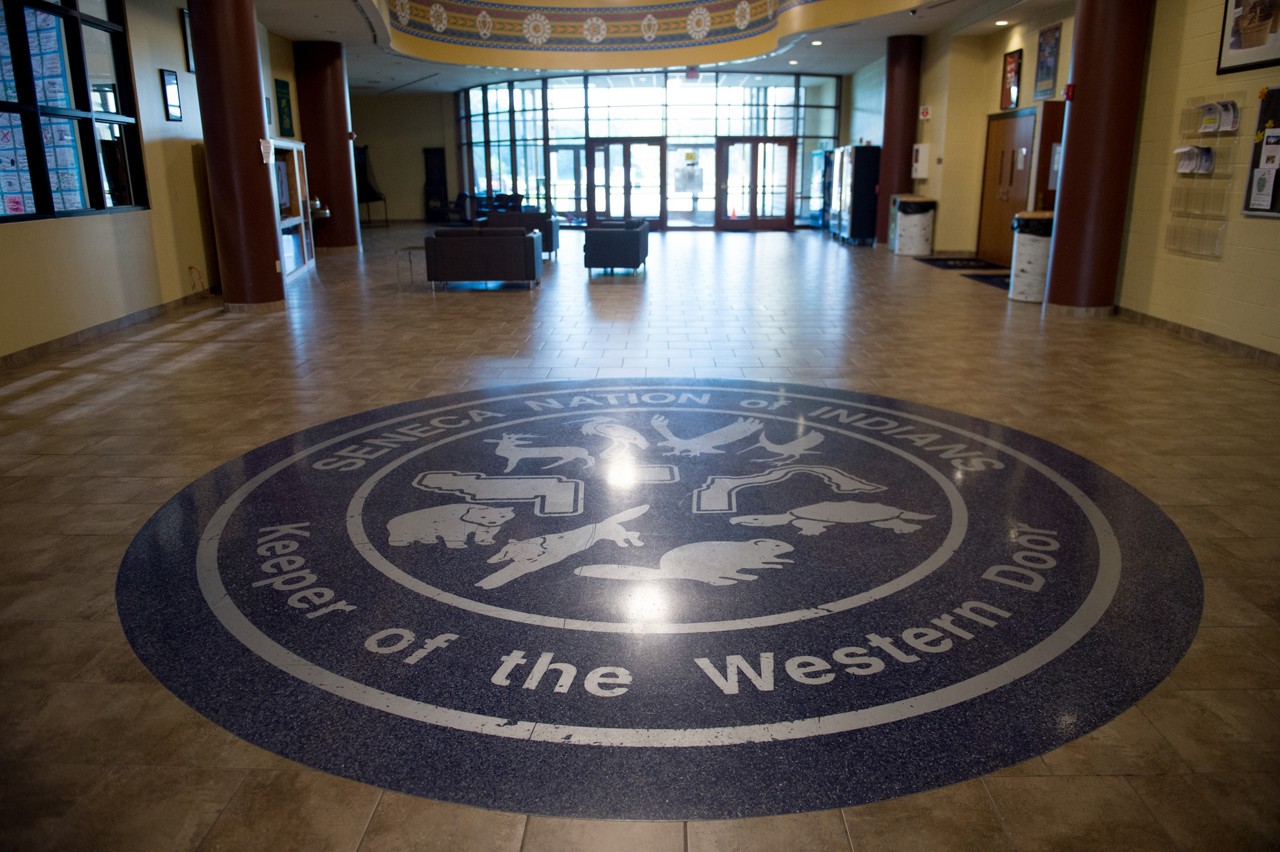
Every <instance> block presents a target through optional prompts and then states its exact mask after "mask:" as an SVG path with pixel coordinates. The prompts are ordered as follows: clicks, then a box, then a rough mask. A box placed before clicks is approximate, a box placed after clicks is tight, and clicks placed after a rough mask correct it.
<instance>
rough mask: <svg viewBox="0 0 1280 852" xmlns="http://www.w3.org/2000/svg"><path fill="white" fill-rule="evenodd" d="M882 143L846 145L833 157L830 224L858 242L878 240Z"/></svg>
mask: <svg viewBox="0 0 1280 852" xmlns="http://www.w3.org/2000/svg"><path fill="white" fill-rule="evenodd" d="M879 185H880V147H879V146H878V145H846V146H845V147H843V148H837V149H836V150H835V153H834V156H833V157H832V187H831V216H830V218H829V219H828V221H827V228H828V229H829V230H830V231H831V233H833V234H835V235H836V236H838V237H840V238H841V239H843V240H848V241H849V242H851V243H853V244H854V245H864V246H869V245H873V244H874V243H875V241H876V195H877V192H878V191H879Z"/></svg>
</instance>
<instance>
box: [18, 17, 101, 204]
mask: <svg viewBox="0 0 1280 852" xmlns="http://www.w3.org/2000/svg"><path fill="white" fill-rule="evenodd" d="M26 19H27V48H28V50H30V52H31V67H32V71H33V72H34V76H35V80H34V82H35V89H36V99H37V100H38V101H39V102H40V103H41V104H42V105H45V106H62V107H70V106H72V103H71V99H70V91H71V87H70V83H69V81H68V79H67V71H66V62H65V59H64V56H65V51H66V44H65V41H64V39H63V34H62V22H61V21H60V20H59V19H58V18H56V17H54V16H53V15H48V14H45V13H43V12H38V11H36V10H34V9H27V10H26ZM0 51H3V55H0V66H2V67H3V68H4V69H5V71H4V74H3V77H4V87H3V88H4V91H5V92H6V93H7V94H6V95H5V99H6V100H16V98H17V94H16V90H15V88H14V84H13V71H12V68H13V64H12V58H11V57H10V56H9V55H8V51H9V39H8V33H7V31H6V30H5V29H4V22H3V19H2V18H0ZM40 133H41V136H42V138H43V140H44V150H45V166H46V168H47V169H48V172H49V189H50V192H51V193H52V195H53V209H54V210H57V211H61V210H83V209H84V208H86V207H88V206H89V203H88V199H87V197H86V196H85V191H84V170H83V168H82V164H81V160H80V146H79V140H78V137H77V130H76V122H75V120H73V119H69V118H54V117H49V116H45V117H43V118H41V120H40ZM0 205H2V208H0V209H2V210H3V215H5V216H22V215H26V214H32V213H35V212H36V204H35V195H34V193H33V190H32V185H31V170H30V166H29V164H28V162H27V152H26V145H25V141H24V137H23V130H22V120H21V118H20V117H19V115H18V114H17V113H0Z"/></svg>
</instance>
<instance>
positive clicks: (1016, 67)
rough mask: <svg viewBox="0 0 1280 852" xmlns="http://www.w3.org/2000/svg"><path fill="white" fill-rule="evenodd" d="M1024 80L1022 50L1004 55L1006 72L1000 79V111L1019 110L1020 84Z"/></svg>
mask: <svg viewBox="0 0 1280 852" xmlns="http://www.w3.org/2000/svg"><path fill="white" fill-rule="evenodd" d="M1021 78H1022V50H1021V49H1018V50H1011V51H1009V52H1008V53H1006V54H1005V55H1004V70H1003V74H1002V75H1001V78H1000V109H1017V108H1018V83H1019V81H1020V80H1021Z"/></svg>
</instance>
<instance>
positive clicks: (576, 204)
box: [551, 145, 587, 225]
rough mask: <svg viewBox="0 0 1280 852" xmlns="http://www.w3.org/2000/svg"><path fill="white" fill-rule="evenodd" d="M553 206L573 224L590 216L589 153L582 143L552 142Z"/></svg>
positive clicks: (579, 223) (578, 223)
mask: <svg viewBox="0 0 1280 852" xmlns="http://www.w3.org/2000/svg"><path fill="white" fill-rule="evenodd" d="M551 209H552V210H554V211H555V212H556V213H558V214H560V215H562V216H564V217H565V218H566V219H567V220H568V221H569V223H570V224H572V225H581V224H582V223H583V222H585V221H586V218H587V154H586V150H585V149H584V148H583V147H582V146H581V145H553V146H551Z"/></svg>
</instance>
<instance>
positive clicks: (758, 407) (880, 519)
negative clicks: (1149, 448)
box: [117, 380, 1203, 819]
mask: <svg viewBox="0 0 1280 852" xmlns="http://www.w3.org/2000/svg"><path fill="white" fill-rule="evenodd" d="M1202 597H1203V596H1202V584H1201V579H1200V575H1199V572H1198V569H1197V566H1196V562H1195V558H1194V556H1193V554H1192V552H1191V549H1190V547H1189V546H1188V545H1187V542H1186V541H1185V539H1184V538H1183V536H1182V535H1181V533H1180V532H1179V530H1178V529H1177V527H1176V526H1175V525H1174V523H1173V522H1172V521H1171V520H1170V519H1169V518H1168V517H1167V516H1166V515H1165V514H1164V513H1163V512H1161V511H1160V510H1159V509H1158V508H1157V507H1156V506H1155V505H1154V504H1153V503H1152V502H1151V501H1150V500H1148V499H1147V498H1146V497H1144V496H1142V495H1141V494H1140V493H1138V492H1137V491H1136V490H1134V489H1133V488H1132V487H1131V486H1129V485H1127V484H1126V483H1124V482H1123V481H1121V480H1120V479H1118V478H1117V477H1115V476H1114V475H1112V474H1110V473H1108V472H1107V471H1105V470H1103V469H1101V468H1099V467H1098V466H1096V465H1094V464H1092V463H1090V462H1089V461H1087V460H1085V459H1083V458H1081V457H1080V456H1077V455H1074V454H1072V453H1070V452H1068V451H1066V450H1064V449H1062V448H1060V447H1058V446H1055V445H1053V444H1050V443H1047V442H1045V441H1042V440H1039V439H1037V438H1034V437H1032V436H1030V435H1027V434H1024V433H1021V432H1018V431H1015V430H1012V429H1009V428H1006V427H1003V426H1000V425H997V424H994V423H990V422H987V421H984V420H979V419H975V418H972V417H967V416H963V415H960V414H956V413H953V412H949V411H943V410H939V409H934V408H928V407H925V406H921V405H916V404H913V403H908V402H903V401H900V400H895V399H887V398H882V397H875V396H869V395H865V394H860V393H853V392H845V391H833V390H828V389H823V388H816V387H806V386H801V385H787V386H780V385H773V384H763V383H754V382H745V381H695V380H669V381H666V380H627V381H616V382H610V381H594V382H574V383H557V384H543V385H524V386H520V387H511V388H501V389H490V390H485V391H477V392H473V393H466V394H458V395H453V396H447V397H438V398H432V399H426V400H421V401H416V402H411V403H405V404H401V405H395V406H391V407H387V408H381V409H377V410H374V411H369V412H365V413H362V414H359V415H355V416H352V417H346V418H343V419H341V420H336V421H333V422H330V423H326V424H324V425H321V426H317V427H315V428H312V429H308V430H306V431H303V432H300V433H298V434H296V435H292V436H290V437H287V438H283V439H281V440H278V441H275V442H274V443H271V444H268V445H267V446H264V447H261V448H259V449H257V450H254V451H252V452H250V453H248V454H246V455H245V456H243V457H241V458H238V459H236V460H234V461H232V462H229V463H227V464H226V465H223V466H222V467H220V468H218V469H217V470H215V471H213V472H212V473H209V474H208V475H206V476H204V477H202V478H201V479H199V480H197V481H196V482H194V483H193V484H192V485H190V486H189V487H187V488H186V489H184V490H183V491H182V492H181V493H179V494H178V495H177V496H175V497H174V498H173V499H172V500H170V501H169V502H168V503H167V504H166V505H165V506H163V507H162V508H161V509H160V510H159V511H158V512H157V513H156V514H155V515H154V516H153V517H152V518H151V519H150V520H149V521H148V522H147V523H146V525H145V526H144V528H143V529H142V530H141V532H140V533H139V534H138V536H137V538H136V539H135V540H134V542H133V543H132V545H131V546H130V548H129V551H128V553H127V554H126V556H125V559H124V562H123V564H122V566H121V569H120V574H119V578H118V583H117V600H118V605H119V611H120V618H121V621H122V622H123V625H124V629H125V631H126V634H127V635H128V637H129V641H130V643H131V644H132V646H133V648H134V650H135V652H136V653H137V655H138V657H139V658H140V659H141V660H142V661H143V662H144V663H145V664H146V666H147V667H148V668H149V669H150V670H151V671H152V672H153V673H154V674H155V675H156V677H158V678H159V679H160V681H161V682H162V683H164V685H165V686H166V687H167V688H169V689H170V690H172V691H173V692H174V693H175V694H176V695H177V696H178V697H180V698H181V699H182V700H183V701H185V702H186V703H188V704H189V705H191V706H192V707H193V708H195V709H196V710H197V711H198V712H200V713H201V714H203V715H204V716H206V717H208V718H209V719H211V720H213V721H214V722H216V723H217V724H219V725H221V726H223V727H224V728H226V729H228V730H230V731H232V732H233V733H235V734H237V735H238V736H240V737H242V738H244V739H246V740H249V741H250V742H253V743H256V744H258V745H260V746H262V747H263V748H266V749H269V750H270V751H272V752H275V753H277V754H280V755H283V756H285V757H288V758H290V759H292V760H295V761H298V762H299V763H303V764H305V765H308V766H311V767H315V768H317V769H321V770H325V771H328V772H331V773H334V774H337V775H342V776H346V777H349V778H353V779H356V780H359V781H363V782H366V783H369V784H374V785H377V786H380V787H385V788H389V789H393V790H400V791H404V792H408V793H412V794H417V795H421V796H426V797H430V798H434V799H441V800H445V801H451V802H459V803H464V804H468V805H475V806H479V807H485V808H495V809H501V810H507V811H519V812H529V813H539V814H549V815H559V816H568V817H588V818H614V819H624V818H625V819H714V818H730V817H748V816H760V815H767V814H779V813H790V812H799V811H810V810H818V809H825V808H832V807H839V806H844V805H854V804H861V803H865V802H872V801H877V800H880V799H884V798H889V797H893V796H899V795H903V794H907V793H912V792H916V791H920V790H925V789H929V788H933V787H937V786H941V785H945V784H949V783H953V782H957V781H960V780H963V779H966V778H971V777H973V776H976V775H980V774H983V773H987V772H990V771H993V770H996V769H999V768H1002V767H1005V766H1009V765H1011V764H1014V763H1017V762H1019V761H1022V760H1026V759H1028V758H1031V757H1034V756H1036V755H1039V754H1042V753H1044V752H1046V751H1049V750H1051V749H1053V748H1055V747H1057V746H1059V745H1062V744H1063V743H1066V742H1068V741H1070V740H1073V739H1075V738H1077V737H1079V736H1082V735H1083V734H1085V733H1087V732H1088V731H1090V730H1093V729H1094V728H1097V727H1098V726H1100V725H1102V724H1104V723H1106V722H1107V721H1109V720H1110V719H1112V718H1114V717H1115V716H1117V715H1118V714H1120V713H1121V712H1122V711H1124V710H1125V709H1126V708H1128V707H1130V706H1131V705H1132V704H1133V703H1134V702H1136V701H1137V700H1138V699H1139V698H1140V697H1142V696H1143V695H1144V694H1146V693H1147V692H1148V691H1150V690H1151V689H1152V688H1154V687H1155V686H1156V685H1157V684H1158V683H1159V682H1160V681H1161V680H1162V679H1163V678H1164V677H1165V676H1166V675H1167V674H1168V673H1169V672H1170V671H1171V670H1172V668H1173V667H1174V665H1175V664H1176V663H1177V661H1178V660H1179V659H1180V658H1181V657H1182V655H1183V654H1184V653H1185V651H1186V649H1187V647H1188V645H1189V644H1190V642H1191V639H1192V637H1193V635H1194V633H1195V630H1196V626H1197V624H1198V622H1199V617H1200V611H1201V607H1202Z"/></svg>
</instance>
